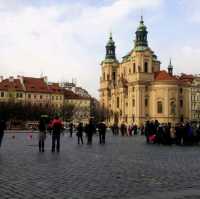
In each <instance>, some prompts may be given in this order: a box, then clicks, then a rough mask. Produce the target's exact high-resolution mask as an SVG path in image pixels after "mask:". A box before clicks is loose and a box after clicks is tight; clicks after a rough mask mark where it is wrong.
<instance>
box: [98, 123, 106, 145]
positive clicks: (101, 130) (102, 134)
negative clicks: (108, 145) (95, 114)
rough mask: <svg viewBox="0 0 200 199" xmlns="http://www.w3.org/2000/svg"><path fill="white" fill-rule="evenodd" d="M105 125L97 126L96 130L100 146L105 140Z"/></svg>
mask: <svg viewBox="0 0 200 199" xmlns="http://www.w3.org/2000/svg"><path fill="white" fill-rule="evenodd" d="M106 128H107V127H106V125H105V124H104V123H103V122H101V123H99V125H98V129H99V143H100V144H105V139H106Z"/></svg>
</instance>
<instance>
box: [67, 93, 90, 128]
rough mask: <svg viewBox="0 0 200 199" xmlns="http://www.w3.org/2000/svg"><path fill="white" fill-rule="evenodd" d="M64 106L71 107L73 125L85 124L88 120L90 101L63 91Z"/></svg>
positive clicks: (87, 98)
mask: <svg viewBox="0 0 200 199" xmlns="http://www.w3.org/2000/svg"><path fill="white" fill-rule="evenodd" d="M64 104H67V105H72V106H73V121H72V122H73V123H75V124H77V123H79V122H82V123H83V124H86V123H88V122H89V119H90V107H91V99H90V98H89V97H83V96H80V95H77V94H75V93H74V92H72V91H70V90H65V91H64Z"/></svg>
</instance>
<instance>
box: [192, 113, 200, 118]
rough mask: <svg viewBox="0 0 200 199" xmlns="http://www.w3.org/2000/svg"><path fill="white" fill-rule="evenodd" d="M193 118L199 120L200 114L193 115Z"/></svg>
mask: <svg viewBox="0 0 200 199" xmlns="http://www.w3.org/2000/svg"><path fill="white" fill-rule="evenodd" d="M192 117H193V118H196V119H197V118H198V119H199V118H200V114H192Z"/></svg>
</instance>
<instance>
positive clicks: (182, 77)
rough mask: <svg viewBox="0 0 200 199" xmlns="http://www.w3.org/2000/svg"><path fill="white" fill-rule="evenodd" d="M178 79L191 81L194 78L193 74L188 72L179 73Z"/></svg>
mask: <svg viewBox="0 0 200 199" xmlns="http://www.w3.org/2000/svg"><path fill="white" fill-rule="evenodd" d="M180 80H183V81H185V82H186V81H187V82H190V83H192V81H193V80H194V76H193V75H188V74H181V76H180Z"/></svg>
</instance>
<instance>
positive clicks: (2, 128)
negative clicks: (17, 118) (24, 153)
mask: <svg viewBox="0 0 200 199" xmlns="http://www.w3.org/2000/svg"><path fill="white" fill-rule="evenodd" d="M5 129H6V122H5V120H3V119H2V120H1V121H0V147H1V144H2V141H3V136H4V131H5Z"/></svg>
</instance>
